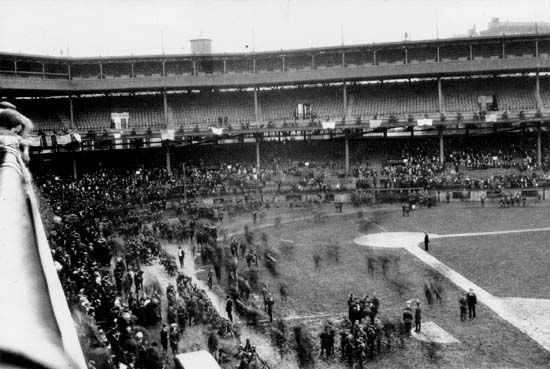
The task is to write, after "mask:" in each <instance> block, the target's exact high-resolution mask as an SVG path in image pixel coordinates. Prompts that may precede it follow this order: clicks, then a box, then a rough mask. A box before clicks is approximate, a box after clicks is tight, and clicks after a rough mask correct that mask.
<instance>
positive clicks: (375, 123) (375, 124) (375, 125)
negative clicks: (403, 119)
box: [369, 119, 382, 128]
mask: <svg viewBox="0 0 550 369" xmlns="http://www.w3.org/2000/svg"><path fill="white" fill-rule="evenodd" d="M381 125H382V120H381V119H371V120H369V127H370V128H378V127H380V126H381Z"/></svg>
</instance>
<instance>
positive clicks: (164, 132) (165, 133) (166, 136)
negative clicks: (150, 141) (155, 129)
mask: <svg viewBox="0 0 550 369" xmlns="http://www.w3.org/2000/svg"><path fill="white" fill-rule="evenodd" d="M175 133H176V130H174V129H161V130H160V138H161V140H163V141H167V140H168V141H174V137H175Z"/></svg>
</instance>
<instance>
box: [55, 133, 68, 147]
mask: <svg viewBox="0 0 550 369" xmlns="http://www.w3.org/2000/svg"><path fill="white" fill-rule="evenodd" d="M55 140H56V142H57V144H58V145H67V144H70V143H71V135H58V136H55Z"/></svg>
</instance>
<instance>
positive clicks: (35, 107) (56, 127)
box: [15, 99, 69, 132]
mask: <svg viewBox="0 0 550 369" xmlns="http://www.w3.org/2000/svg"><path fill="white" fill-rule="evenodd" d="M68 104H69V103H68V101H67V99H44V100H42V99H41V100H38V99H32V100H23V99H21V100H16V102H15V105H16V106H17V108H18V109H19V110H20V111H21V112H22V113H23V114H25V115H26V116H27V117H29V119H30V120H32V122H33V123H34V131H36V132H38V131H43V132H53V131H59V132H60V131H63V130H64V129H66V128H68V127H65V126H64V124H63V122H62V121H61V119H60V117H59V112H60V111H62V110H63V108H65V110H67V107H68V106H69V105H68Z"/></svg>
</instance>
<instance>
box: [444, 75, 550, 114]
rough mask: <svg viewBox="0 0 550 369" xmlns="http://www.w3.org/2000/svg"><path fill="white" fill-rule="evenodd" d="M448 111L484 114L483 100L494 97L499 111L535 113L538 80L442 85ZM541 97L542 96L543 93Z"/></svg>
mask: <svg viewBox="0 0 550 369" xmlns="http://www.w3.org/2000/svg"><path fill="white" fill-rule="evenodd" d="M443 93H444V100H445V110H446V111H448V112H474V111H480V110H483V108H482V107H481V106H480V105H479V97H480V96H495V97H496V104H497V108H498V110H499V111H505V110H508V111H521V110H534V109H536V108H537V102H536V98H535V80H534V79H531V78H530V79H525V78H521V79H520V78H506V79H504V78H503V79H494V78H490V79H486V78H483V79H471V80H462V81H459V80H455V81H445V82H443ZM541 94H542V92H541Z"/></svg>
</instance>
